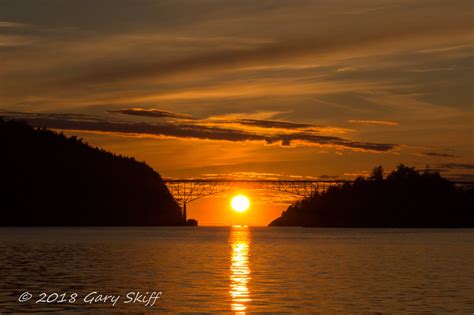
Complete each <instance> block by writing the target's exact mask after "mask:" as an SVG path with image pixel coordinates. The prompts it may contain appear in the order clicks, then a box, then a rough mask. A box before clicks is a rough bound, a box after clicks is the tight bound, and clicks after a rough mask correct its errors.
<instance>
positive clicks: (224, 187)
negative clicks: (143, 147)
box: [163, 179, 352, 220]
mask: <svg viewBox="0 0 474 315" xmlns="http://www.w3.org/2000/svg"><path fill="white" fill-rule="evenodd" d="M163 181H164V183H165V184H166V186H167V187H168V189H169V191H170V192H171V194H172V195H173V197H174V198H175V200H176V201H177V202H178V204H179V205H180V206H181V208H182V211H183V216H184V219H185V220H186V216H187V215H186V205H187V204H188V203H190V202H192V201H195V200H198V199H201V198H204V197H208V196H211V195H216V194H220V193H223V192H226V191H228V190H231V189H236V188H244V189H269V190H274V191H280V192H285V193H289V194H293V195H297V196H300V197H309V196H311V195H312V194H314V193H315V192H324V191H326V190H327V189H328V188H329V187H332V186H337V185H342V184H344V183H351V182H352V181H349V180H277V179H274V180H273V179H164V180H163Z"/></svg>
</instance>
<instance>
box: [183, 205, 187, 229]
mask: <svg viewBox="0 0 474 315" xmlns="http://www.w3.org/2000/svg"><path fill="white" fill-rule="evenodd" d="M183 219H184V224H186V222H188V218H187V215H186V201H185V202H183Z"/></svg>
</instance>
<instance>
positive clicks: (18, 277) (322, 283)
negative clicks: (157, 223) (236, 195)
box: [0, 227, 474, 314]
mask: <svg viewBox="0 0 474 315" xmlns="http://www.w3.org/2000/svg"><path fill="white" fill-rule="evenodd" d="M24 291H28V292H30V293H32V294H33V298H32V299H31V300H29V301H27V302H24V303H20V302H18V298H19V296H20V294H21V293H22V292H24ZM94 291H97V292H98V293H97V294H103V295H105V294H108V295H120V298H119V300H118V302H117V303H116V304H115V306H112V305H111V304H110V303H92V304H88V303H84V301H83V300H81V299H82V298H83V297H84V296H85V295H86V294H88V293H90V292H94ZM137 291H140V292H141V293H146V292H148V293H149V294H151V293H150V292H158V291H161V292H162V295H161V297H160V298H159V299H157V300H156V303H155V304H154V306H150V305H149V306H145V305H144V303H138V302H137V303H129V304H125V303H123V302H124V301H125V297H126V294H127V293H129V292H137ZM41 292H45V293H48V294H52V293H54V292H57V293H58V294H61V293H66V294H67V295H68V296H69V295H70V294H72V293H78V298H77V300H76V301H75V302H74V303H50V304H47V303H39V304H35V299H37V297H38V294H40V293H41ZM53 298H54V295H53ZM99 310H107V311H125V312H140V313H144V312H162V311H164V312H230V313H235V314H245V313H248V312H299V311H301V312H313V311H318V312H328V313H333V312H351V313H355V312H368V313H372V312H391V313H397V312H404V313H406V312H411V313H417V312H419V313H427V312H435V313H445V312H454V311H455V312H462V313H473V312H474V230H435V229H433V230H431V229H430V230H417V229H409V230H397V229H388V230H382V229H380V230H378V229H305V228H247V227H232V228H230V227H229V228H226V227H223V228H210V227H209V228H207V227H199V228H2V229H0V312H1V313H4V312H23V311H28V312H35V311H37V312H52V311H63V312H64V311H75V312H87V313H93V312H96V311H99Z"/></svg>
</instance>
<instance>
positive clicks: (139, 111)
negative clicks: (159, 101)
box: [107, 108, 191, 118]
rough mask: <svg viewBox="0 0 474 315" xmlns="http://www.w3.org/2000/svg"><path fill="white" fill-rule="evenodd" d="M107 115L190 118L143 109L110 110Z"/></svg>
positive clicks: (188, 116) (167, 112) (163, 111)
mask: <svg viewBox="0 0 474 315" xmlns="http://www.w3.org/2000/svg"><path fill="white" fill-rule="evenodd" d="M107 112H108V113H118V114H124V115H131V116H141V117H153V118H191V115H186V114H178V113H173V112H170V111H165V110H160V109H145V108H126V109H112V110H108V111H107Z"/></svg>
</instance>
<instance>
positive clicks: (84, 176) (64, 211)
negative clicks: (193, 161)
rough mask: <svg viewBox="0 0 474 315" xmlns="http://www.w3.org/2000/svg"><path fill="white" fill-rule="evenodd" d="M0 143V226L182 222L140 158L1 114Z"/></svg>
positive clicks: (156, 177)
mask: <svg viewBox="0 0 474 315" xmlns="http://www.w3.org/2000/svg"><path fill="white" fill-rule="evenodd" d="M0 146H1V154H0V200H1V207H0V213H1V220H0V225H2V226H58V225H66V226H83V225H88V226H91V225H93V226H99V225H100V226H113V225H121V226H134V225H135V226H136V225H143V226H155V225H181V224H182V223H183V218H182V214H181V211H180V208H179V206H178V205H177V204H176V202H175V200H174V199H173V197H172V196H171V194H170V193H169V191H168V189H167V188H166V186H165V185H164V183H163V181H162V179H161V177H160V175H159V174H158V173H156V172H155V171H154V170H153V169H152V168H150V167H149V166H148V165H146V164H145V163H143V162H138V161H136V160H135V159H133V158H129V157H123V156H119V155H115V154H113V153H110V152H107V151H105V150H102V149H98V148H92V147H91V146H89V145H88V144H87V143H84V142H83V141H82V139H78V138H76V137H66V136H64V135H63V134H58V133H56V132H53V131H51V130H47V129H40V128H33V127H31V126H29V125H28V124H26V123H25V122H21V121H14V120H10V121H4V120H2V119H1V118H0Z"/></svg>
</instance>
